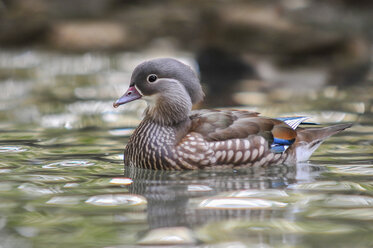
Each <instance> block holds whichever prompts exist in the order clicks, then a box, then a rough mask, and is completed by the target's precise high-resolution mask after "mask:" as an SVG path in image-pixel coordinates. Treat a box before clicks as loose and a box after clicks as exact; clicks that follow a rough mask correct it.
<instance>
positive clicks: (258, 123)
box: [190, 110, 296, 145]
mask: <svg viewBox="0 0 373 248" xmlns="http://www.w3.org/2000/svg"><path fill="white" fill-rule="evenodd" d="M190 119H191V121H192V125H191V129H190V132H196V133H199V134H201V135H202V136H203V137H204V139H205V140H206V141H226V140H231V139H245V138H248V137H250V136H253V135H258V136H262V137H264V138H265V139H266V140H267V141H268V144H269V145H271V144H273V143H279V144H282V143H284V144H287V145H290V144H292V143H293V142H294V140H295V137H296V132H295V131H294V130H293V128H292V127H290V126H289V125H288V124H286V123H285V122H284V121H282V120H277V119H272V118H267V117H261V116H259V113H257V112H249V111H241V110H198V111H194V112H192V115H191V116H190Z"/></svg>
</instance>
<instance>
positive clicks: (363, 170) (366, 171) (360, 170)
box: [328, 164, 373, 176]
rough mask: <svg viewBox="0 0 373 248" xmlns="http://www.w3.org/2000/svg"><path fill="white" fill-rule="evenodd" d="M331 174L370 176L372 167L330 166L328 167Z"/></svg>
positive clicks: (369, 165)
mask: <svg viewBox="0 0 373 248" xmlns="http://www.w3.org/2000/svg"><path fill="white" fill-rule="evenodd" d="M328 168H329V169H330V171H331V172H334V173H338V174H344V175H357V176H359V175H361V176H372V175H373V166H372V165H371V164H354V165H331V166H328Z"/></svg>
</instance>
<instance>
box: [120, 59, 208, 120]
mask: <svg viewBox="0 0 373 248" xmlns="http://www.w3.org/2000/svg"><path fill="white" fill-rule="evenodd" d="M203 96H204V94H203V91H202V88H201V85H200V82H199V78H198V76H197V75H196V73H195V72H194V71H193V70H192V69H191V68H190V67H189V66H187V65H186V64H183V63H181V62H180V61H178V60H175V59H171V58H159V59H153V60H149V61H146V62H143V63H142V64H140V65H138V66H137V67H136V68H135V70H134V71H133V73H132V76H131V82H130V86H129V88H128V90H127V91H126V93H124V95H123V96H122V97H120V98H119V99H118V100H117V101H115V102H114V104H113V106H114V107H118V106H120V105H122V104H125V103H128V102H131V101H135V100H138V99H141V98H142V99H144V100H147V102H148V105H149V106H148V109H147V110H146V114H147V115H149V116H150V117H152V118H153V119H155V120H156V121H159V122H162V123H165V124H170V123H177V122H179V121H181V120H182V119H183V118H184V119H185V118H186V116H187V115H188V114H189V112H190V110H191V108H192V105H193V104H196V103H198V102H200V101H201V100H202V99H203ZM157 115H158V116H157Z"/></svg>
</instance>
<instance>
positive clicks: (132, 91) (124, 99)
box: [113, 86, 142, 108]
mask: <svg viewBox="0 0 373 248" xmlns="http://www.w3.org/2000/svg"><path fill="white" fill-rule="evenodd" d="M141 97H142V94H141V93H140V92H139V91H138V90H137V89H136V87H135V86H131V87H129V88H128V90H127V91H126V93H124V95H123V96H121V97H120V98H119V99H118V100H116V101H115V102H114V103H113V107H114V108H117V107H119V106H120V105H122V104H125V103H128V102H132V101H135V100H137V99H140V98H141Z"/></svg>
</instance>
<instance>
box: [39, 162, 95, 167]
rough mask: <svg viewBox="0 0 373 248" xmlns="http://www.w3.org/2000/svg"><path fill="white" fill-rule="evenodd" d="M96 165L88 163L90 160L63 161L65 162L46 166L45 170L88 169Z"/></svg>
mask: <svg viewBox="0 0 373 248" xmlns="http://www.w3.org/2000/svg"><path fill="white" fill-rule="evenodd" d="M94 164H95V163H93V162H92V161H88V160H63V161H59V162H54V163H51V164H47V165H44V166H43V168H45V169H56V168H60V167H87V166H92V165H94Z"/></svg>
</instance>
